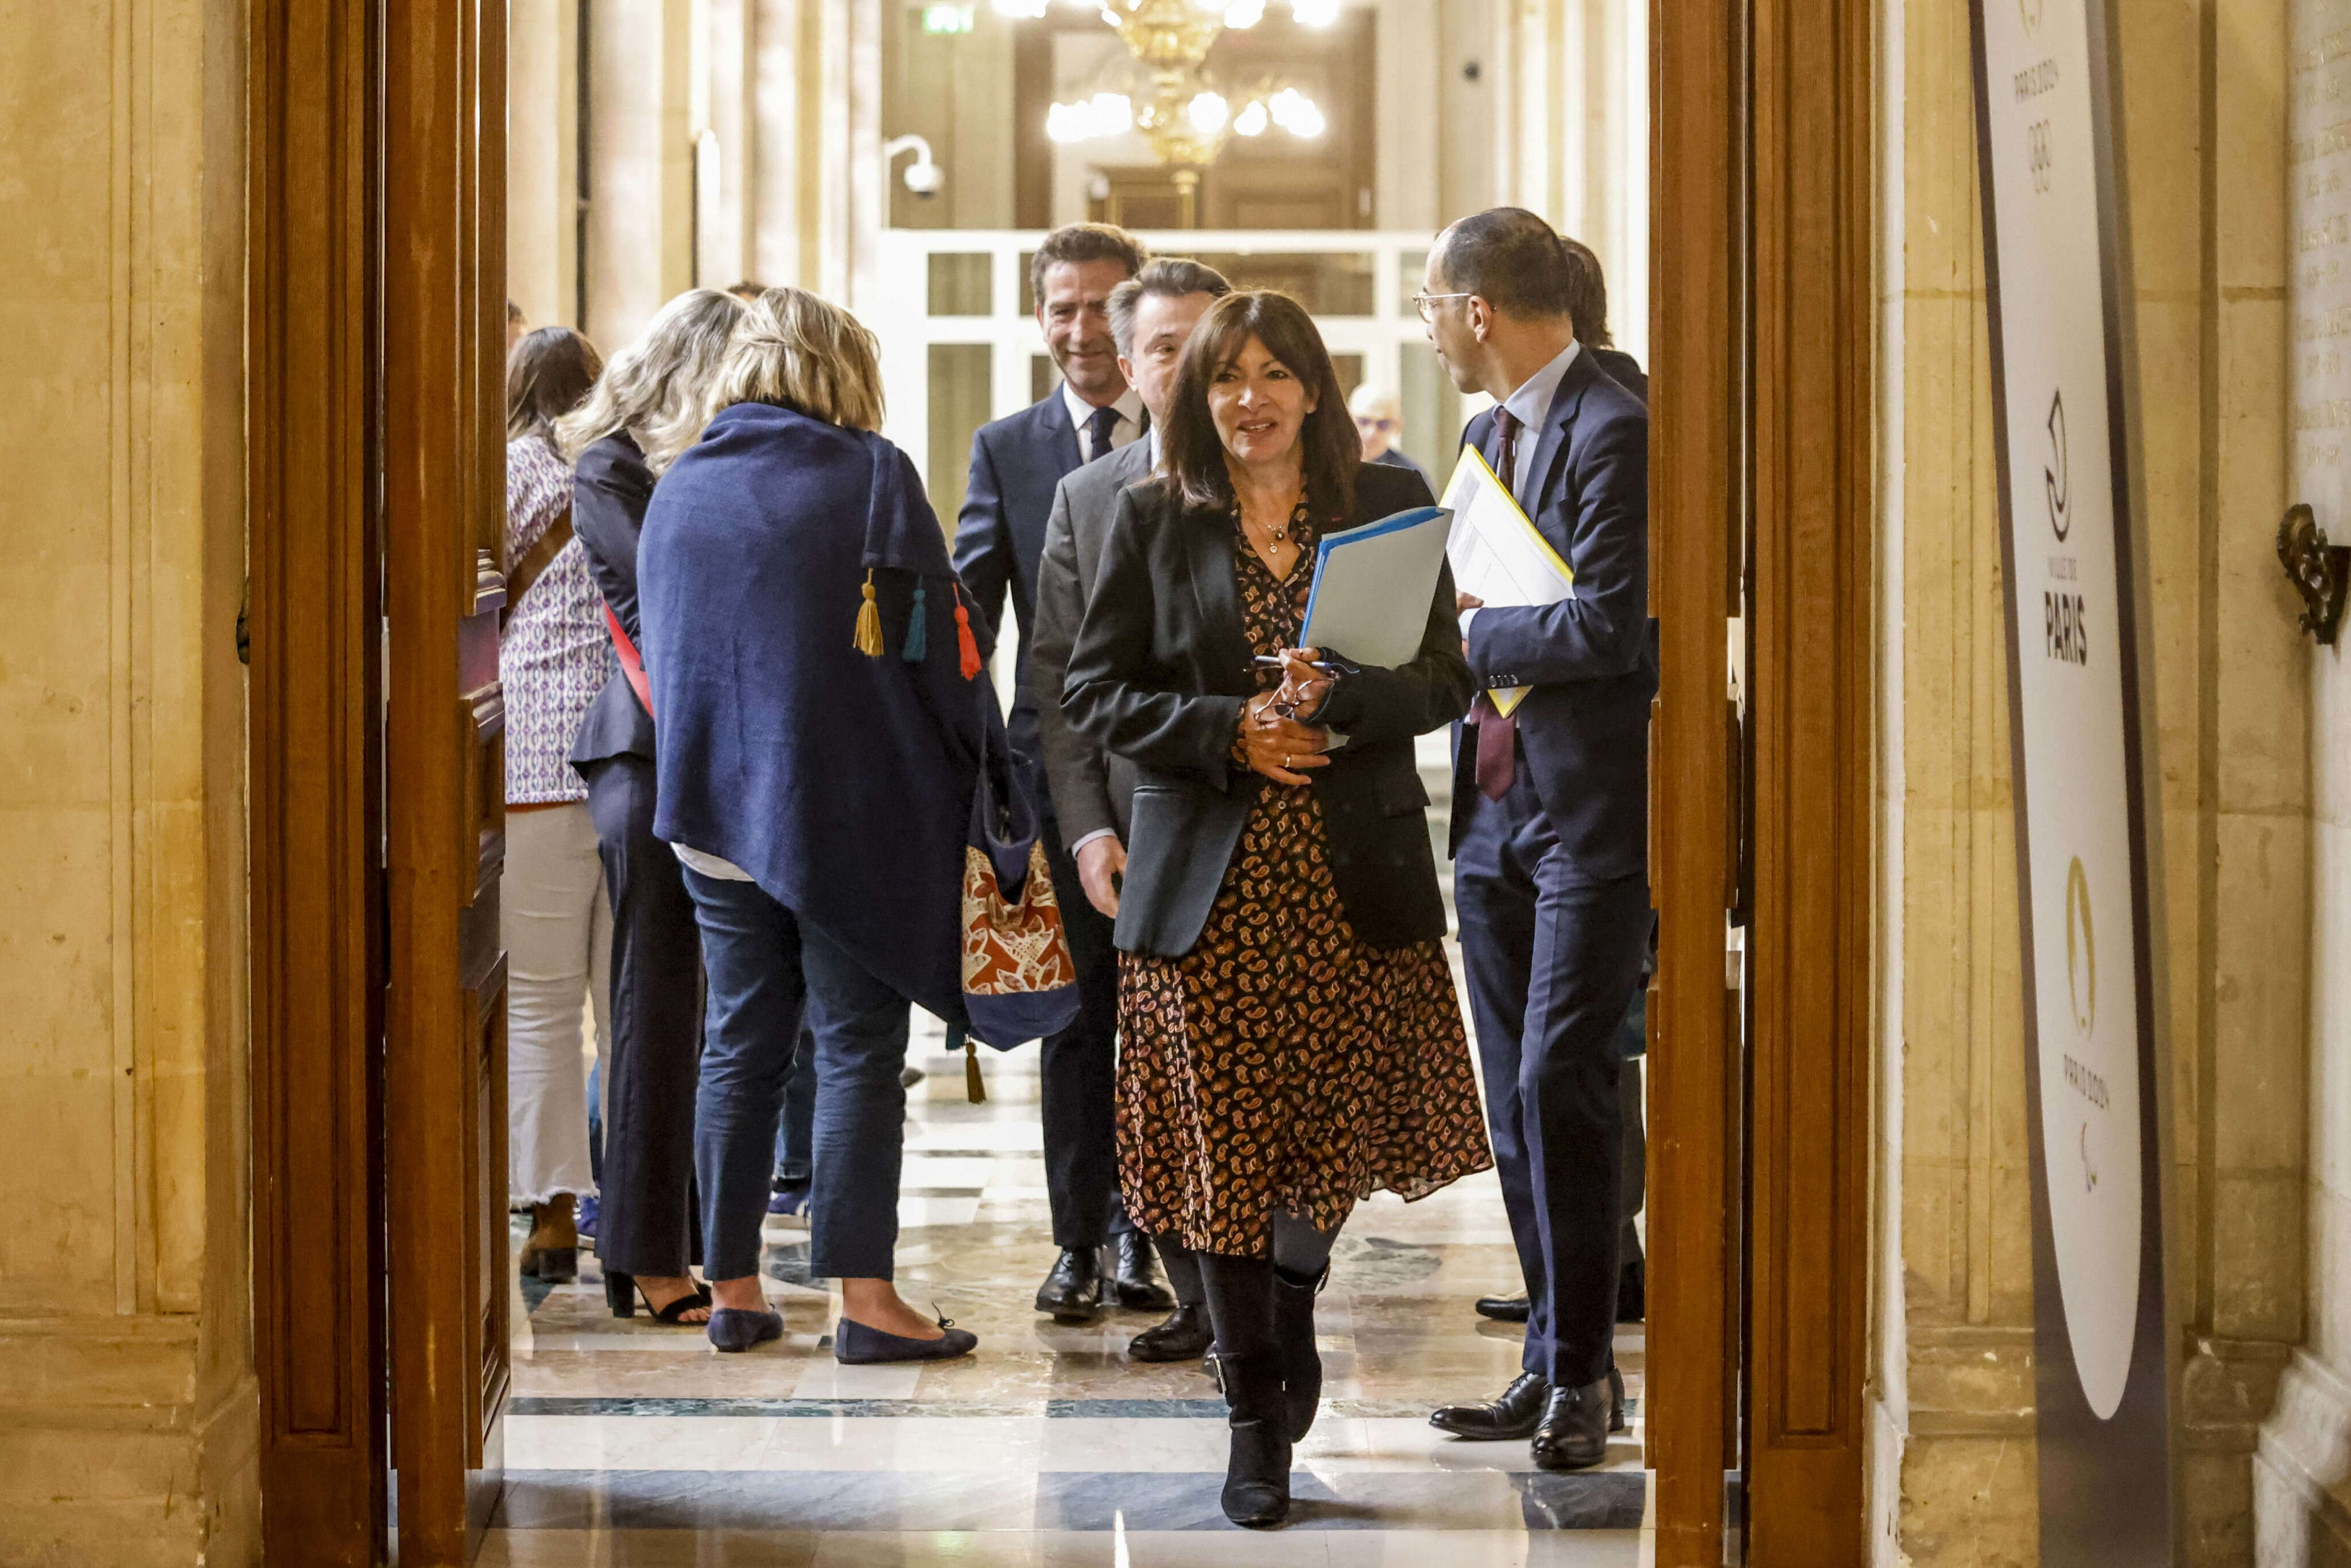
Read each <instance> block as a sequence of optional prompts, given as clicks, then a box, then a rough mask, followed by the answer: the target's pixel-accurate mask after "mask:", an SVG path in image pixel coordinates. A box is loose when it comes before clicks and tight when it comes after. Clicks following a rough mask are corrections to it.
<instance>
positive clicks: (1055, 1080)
mask: <svg viewBox="0 0 2351 1568" xmlns="http://www.w3.org/2000/svg"><path fill="white" fill-rule="evenodd" d="M1043 837H1044V842H1045V861H1046V863H1047V864H1048V865H1049V866H1050V867H1051V868H1052V873H1053V895H1054V897H1056V898H1057V899H1059V900H1060V901H1061V928H1062V930H1063V931H1064V932H1065V933H1067V935H1068V936H1069V940H1070V956H1071V959H1072V960H1074V961H1075V962H1076V964H1077V967H1078V1016H1077V1018H1076V1019H1075V1020H1074V1021H1072V1022H1071V1025H1070V1027H1069V1028H1067V1029H1065V1030H1062V1031H1061V1033H1059V1034H1056V1035H1052V1036H1050V1037H1048V1038H1047V1040H1045V1042H1044V1047H1043V1050H1042V1051H1041V1053H1040V1056H1039V1058H1038V1061H1037V1074H1038V1079H1039V1083H1038V1097H1039V1104H1038V1113H1039V1120H1040V1121H1041V1122H1042V1123H1043V1124H1044V1134H1045V1194H1046V1197H1048V1198H1049V1199H1050V1201H1051V1205H1052V1210H1053V1245H1055V1246H1056V1247H1099V1246H1101V1245H1102V1243H1103V1242H1105V1241H1107V1240H1109V1239H1110V1238H1111V1235H1112V1233H1113V1232H1115V1231H1123V1230H1132V1229H1134V1226H1133V1224H1131V1223H1130V1222H1129V1221H1128V1219H1127V1218H1126V1208H1125V1206H1124V1205H1123V1204H1122V1203H1121V1202H1120V1201H1119V1196H1118V1113H1117V1102H1116V1099H1115V1095H1116V1091H1117V1084H1118V950H1117V948H1115V947H1113V946H1112V945H1111V932H1112V926H1111V923H1110V921H1109V920H1108V919H1106V918H1104V916H1103V915H1102V911H1100V910H1098V909H1096V908H1095V907H1094V906H1093V905H1092V904H1089V903H1088V902H1086V890H1085V888H1084V886H1083V885H1082V884H1081V883H1080V882H1079V881H1078V862H1076V860H1075V859H1074V858H1072V857H1071V854H1070V852H1069V851H1068V850H1066V849H1064V848H1063V847H1062V845H1061V831H1060V829H1059V828H1058V827H1057V826H1056V825H1055V824H1054V823H1053V822H1052V821H1050V820H1048V821H1047V822H1046V823H1045V830H1044V835H1043Z"/></svg>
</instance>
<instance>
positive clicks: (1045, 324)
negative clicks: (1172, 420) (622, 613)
mask: <svg viewBox="0 0 2351 1568" xmlns="http://www.w3.org/2000/svg"><path fill="white" fill-rule="evenodd" d="M1143 262H1144V256H1143V247H1142V246H1140V245H1138V244H1137V243H1136V242H1135V239H1134V235H1130V234H1128V233H1127V232H1126V231H1125V230H1124V229H1121V228H1114V227H1113V226H1112V225H1108V224H1071V225H1068V226H1067V227H1065V228H1059V229H1055V230H1054V231H1053V232H1052V233H1051V234H1050V235H1046V236H1045V240H1044V243H1043V244H1041V245H1040V246H1038V247H1037V251H1036V255H1035V256H1034V257H1033V258H1032V259H1031V261H1030V263H1029V285H1030V289H1031V292H1032V293H1034V294H1035V296H1036V299H1037V325H1038V326H1039V328H1040V329H1042V330H1043V332H1044V334H1045V346H1046V348H1047V349H1048V350H1050V351H1051V353H1052V356H1053V362H1054V364H1055V365H1057V366H1058V367H1060V369H1061V385H1060V386H1058V387H1056V388H1054V389H1053V390H1052V391H1051V392H1047V393H1046V394H1045V395H1044V397H1042V398H1041V399H1040V400H1039V401H1037V402H1034V403H1031V404H1030V405H1029V407H1027V408H1024V409H1022V410H1021V411H1020V412H1019V413H1014V414H1008V415H1006V416H1005V417H1004V418H1002V419H999V420H998V421H996V422H995V423H993V424H985V425H982V426H980V428H979V430H978V432H977V434H975V435H973V437H972V439H971V477H970V479H969V481H968V482H967V485H966V486H965V489H964V502H963V512H962V514H961V516H960V517H958V519H957V521H956V541H955V565H956V571H957V572H958V573H959V574H960V575H961V576H962V578H963V580H964V586H965V587H967V589H969V590H970V591H971V594H972V597H973V598H974V599H976V600H977V601H978V603H979V608H980V610H981V612H983V613H985V614H986V615H987V617H988V619H989V620H991V621H993V622H997V623H998V624H999V625H1000V624H1001V623H1002V622H1003V616H1004V601H1005V597H1006V595H1007V594H1009V595H1010V596H1011V600H1012V608H1013V612H1014V613H1015V614H1016V615H1017V616H1018V617H1019V623H1020V643H1019V664H1018V665H1017V666H1016V668H1017V670H1018V676H1017V678H1016V681H1015V684H1014V688H1013V690H1014V695H1013V702H1012V715H1011V718H1010V721H1009V723H1008V729H1009V730H1010V733H1011V739H1012V747H1013V749H1014V750H1015V751H1017V752H1019V754H1020V755H1021V756H1022V757H1024V758H1027V759H1028V760H1029V762H1031V763H1032V764H1036V765H1038V767H1039V768H1040V771H1039V772H1038V773H1037V774H1036V775H1035V776H1036V777H1037V778H1039V779H1042V777H1043V774H1042V771H1041V767H1042V758H1041V753H1040V742H1039V737H1038V707H1037V703H1038V695H1037V692H1036V690H1035V685H1034V682H1033V681H1032V680H1031V679H1030V677H1029V663H1030V661H1029V638H1030V635H1031V631H1032V627H1031V623H1032V622H1033V621H1034V620H1035V617H1036V604H1037V570H1038V563H1039V561H1040V558H1041V557H1042V556H1043V554H1044V550H1045V523H1046V519H1047V518H1048V517H1050V515H1051V513H1052V509H1053V492H1054V491H1055V489H1057V488H1058V487H1059V486H1060V485H1061V478H1062V476H1064V475H1066V474H1068V473H1070V472H1071V470H1073V469H1075V468H1077V467H1079V466H1081V465H1083V464H1086V463H1090V462H1092V461H1093V460H1094V459H1096V458H1099V457H1107V456H1108V455H1110V454H1111V453H1112V452H1113V451H1115V450H1117V449H1119V448H1121V447H1123V446H1127V445H1130V444H1133V443H1134V441H1135V440H1137V439H1138V438H1139V437H1141V436H1142V435H1143V434H1144V409H1143V399H1142V397H1141V396H1140V394H1138V393H1137V392H1135V391H1134V389H1133V388H1132V387H1130V386H1128V385H1127V384H1126V377H1125V376H1124V375H1123V374H1121V373H1120V371H1119V368H1118V345H1117V344H1116V342H1115V341H1113V338H1112V336H1111V328H1110V315H1109V309H1108V304H1109V299H1110V293H1111V290H1112V289H1113V288H1115V287H1118V286H1119V285H1120V284H1122V283H1123V282H1125V281H1126V280H1127V279H1128V278H1130V277H1134V275H1135V274H1136V273H1137V272H1139V271H1141V270H1142V269H1143ZM1049 695H1050V700H1054V701H1058V700H1059V696H1060V694H1059V693H1053V694H1049ZM1041 793H1042V792H1041V791H1040V794H1041ZM1045 812H1046V815H1045V822H1044V828H1045V831H1044V834H1043V838H1044V844H1045V857H1046V860H1047V862H1049V863H1050V866H1051V867H1052V872H1053V892H1054V894H1055V895H1056V896H1057V897H1058V898H1059V900H1060V901H1061V921H1062V925H1063V927H1064V929H1065V930H1066V931H1067V932H1068V934H1069V938H1070V948H1071V956H1073V957H1074V958H1075V959H1076V960H1077V966H1078V995H1079V998H1080V1001H1081V1008H1080V1010H1079V1013H1078V1018H1077V1021H1076V1022H1074V1023H1072V1024H1071V1025H1070V1027H1069V1028H1067V1029H1065V1030H1062V1031H1061V1033H1059V1034H1057V1035H1054V1036H1053V1037H1052V1038H1051V1039H1050V1040H1046V1041H1045V1043H1044V1048H1043V1057H1042V1060H1041V1061H1040V1081H1041V1091H1042V1097H1043V1103H1042V1105H1041V1106H1040V1112H1041V1120H1042V1121H1043V1123H1044V1134H1045V1183H1046V1189H1047V1194H1048V1196H1049V1197H1050V1199H1051V1203H1052V1209H1053V1241H1054V1244H1055V1245H1056V1246H1058V1247H1060V1248H1061V1257H1060V1258H1059V1259H1058V1260H1056V1261H1055V1262H1054V1264H1053V1268H1052V1270H1051V1272H1050V1273H1048V1274H1047V1275H1046V1276H1045V1282H1044V1284H1043V1285H1041V1286H1040V1287H1039V1289H1038V1291H1037V1310H1038V1311H1039V1312H1050V1313H1051V1314H1052V1315H1053V1317H1054V1318H1055V1319H1056V1320H1057V1321H1059V1322H1084V1321H1086V1320H1088V1319H1090V1318H1092V1317H1093V1316H1094V1315H1095V1314H1096V1313H1098V1312H1100V1311H1101V1310H1102V1307H1103V1305H1104V1304H1105V1297H1108V1298H1109V1299H1110V1301H1113V1302H1115V1304H1117V1305H1120V1306H1125V1307H1132V1308H1135V1309H1137V1310H1142V1311H1156V1312H1168V1311H1171V1310H1173V1308H1174V1307H1175V1297H1174V1296H1172V1295H1170V1294H1169V1293H1168V1291H1167V1289H1166V1287H1165V1286H1164V1285H1162V1284H1160V1283H1159V1282H1158V1281H1157V1280H1156V1279H1155V1277H1154V1275H1155V1266H1154V1261H1153V1258H1152V1253H1151V1243H1150V1241H1149V1239H1147V1238H1145V1237H1144V1236H1143V1235H1142V1234H1141V1233H1140V1232H1139V1231H1137V1230H1136V1229H1135V1228H1134V1226H1133V1225H1132V1224H1130V1223H1129V1222H1128V1220H1127V1218H1126V1215H1125V1211H1124V1209H1123V1207H1122V1206H1121V1205H1120V1203H1119V1200H1118V1143H1117V1137H1118V1134H1117V1128H1116V1124H1115V1111H1114V1108H1113V1092H1114V1089H1115V1078H1116V1061H1117V1059H1116V1054H1115V1043H1114V1042H1115V1040H1116V1036H1117V1030H1118V955H1117V952H1116V950H1115V949H1114V948H1113V946H1111V924H1110V922H1109V921H1108V920H1107V919H1106V918H1104V917H1103V916H1102V914H1101V913H1100V912H1099V911H1097V910H1096V909H1095V907H1094V905H1093V904H1092V902H1091V901H1090V900H1089V899H1088V898H1087V896H1086V891H1085V879H1084V878H1083V877H1082V876H1081V871H1080V867H1081V862H1080V860H1079V859H1078V858H1076V857H1075V856H1073V855H1072V853H1071V851H1072V849H1075V850H1076V851H1077V852H1078V853H1079V854H1081V855H1083V856H1086V857H1088V858H1089V862H1090V861H1091V859H1092V858H1093V857H1102V856H1107V855H1109V854H1110V853H1112V852H1113V851H1114V850H1115V849H1116V847H1117V841H1116V838H1115V837H1114V836H1109V837H1097V838H1095V839H1094V840H1093V841H1091V842H1087V843H1084V844H1081V845H1075V846H1072V845H1068V844H1064V843H1063V842H1062V841H1061V827H1060V824H1059V822H1058V821H1056V820H1055V818H1054V816H1053V814H1052V806H1051V802H1050V800H1046V801H1045ZM1089 869H1092V870H1096V871H1098V873H1099V874H1098V875H1097V876H1096V877H1095V879H1094V880H1096V881H1098V882H1102V883H1104V884H1105V885H1106V884H1107V883H1108V877H1109V873H1108V871H1107V870H1102V869H1101V868H1096V867H1092V866H1091V864H1090V863H1089ZM1113 1242H1114V1243H1115V1244H1116V1252H1117V1257H1116V1259H1115V1260H1114V1261H1113V1264H1112V1266H1111V1268H1110V1270H1108V1272H1107V1277H1105V1270H1104V1269H1103V1266H1102V1250H1103V1249H1104V1247H1105V1245H1106V1244H1110V1243H1113Z"/></svg>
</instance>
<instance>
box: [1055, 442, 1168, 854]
mask: <svg viewBox="0 0 2351 1568" xmlns="http://www.w3.org/2000/svg"><path fill="white" fill-rule="evenodd" d="M1150 476H1151V443H1150V442H1149V441H1135V442H1130V443H1129V444H1126V445H1124V446H1122V447H1120V448H1119V449H1118V450H1117V451H1115V452H1113V453H1112V454H1111V455H1109V456H1107V457H1105V458H1103V459H1102V461H1100V462H1098V463H1089V464H1087V465H1085V466H1084V467H1082V468H1080V469H1077V470H1075V471H1074V472H1072V473H1071V474H1070V475H1069V476H1067V477H1066V478H1064V479H1063V480H1062V481H1061V487H1060V488H1059V489H1057V490H1055V491H1054V492H1053V510H1052V514H1051V515H1050V517H1047V519H1046V521H1045V551H1044V555H1043V556H1042V558H1041V559H1040V560H1039V561H1038V565H1037V610H1036V615H1035V618H1034V620H1033V622H1031V628H1030V636H1029V672H1028V681H1029V690H1031V691H1033V692H1035V693H1036V694H1037V695H1038V702H1037V739H1038V745H1039V747H1040V749H1041V750H1042V751H1043V753H1044V761H1045V780H1046V783H1047V784H1048V785H1049V786H1050V788H1051V789H1052V794H1053V812H1054V815H1055V816H1056V817H1057V818H1058V819H1059V820H1060V822H1061V841H1062V842H1064V843H1069V844H1074V843H1076V842H1077V841H1079V840H1080V839H1082V838H1084V837H1085V836H1086V835H1087V834H1089V833H1095V832H1100V831H1102V830H1104V829H1108V830H1109V831H1112V832H1114V833H1116V834H1117V835H1118V836H1119V838H1120V839H1121V841H1123V840H1124V839H1125V837H1126V832H1127V814H1128V810H1129V807H1130V805H1131V804H1132V797H1133V796H1134V787H1135V785H1136V783H1137V782H1139V780H1138V779H1137V777H1136V774H1135V770H1134V763H1132V762H1129V761H1128V760H1127V759H1126V758H1123V757H1121V756H1119V755H1118V754H1117V753H1116V752H1113V751H1105V750H1103V749H1102V747H1099V746H1097V745H1095V744H1094V743H1093V742H1092V741H1091V740H1088V739H1087V738H1086V737H1084V736H1082V735H1080V734H1079V733H1078V732H1077V731H1076V730H1074V729H1072V728H1071V727H1070V719H1069V716H1068V715H1067V714H1066V713H1064V712H1063V711H1062V709H1061V685H1062V682H1063V680H1064V679H1065V678H1066V677H1067V676H1068V674H1069V669H1070V650H1071V648H1072V647H1073V646H1075V645H1076V643H1077V640H1078V626H1079V624H1080V623H1081V622H1082V621H1084V619H1085V613H1086V600H1087V599H1088V597H1090V596H1091V595H1092V592H1093V586H1094V576H1095V571H1096V569H1097V567H1098V566H1099V565H1100V563H1101V560H1102V537H1103V536H1104V535H1105V534H1107V533H1109V532H1110V519H1111V513H1112V511H1113V509H1114V508H1115V507H1117V505H1118V493H1119V492H1120V491H1121V490H1123V489H1124V488H1126V486H1129V485H1133V484H1135V483H1138V482H1139V481H1141V480H1144V479H1147V478H1149V477H1150Z"/></svg>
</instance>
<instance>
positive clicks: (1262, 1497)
mask: <svg viewBox="0 0 2351 1568" xmlns="http://www.w3.org/2000/svg"><path fill="white" fill-rule="evenodd" d="M1217 1377H1218V1379H1219V1380H1220V1381H1221V1382H1222V1383H1223V1384H1224V1385H1225V1405H1226V1407H1227V1409H1228V1411H1229V1414H1228V1416H1227V1417H1226V1420H1227V1424H1228V1426H1230V1427H1231V1428H1232V1452H1231V1455H1230V1456H1229V1457H1228V1458H1227V1459H1226V1461H1225V1490H1224V1495H1223V1497H1222V1499H1221V1501H1222V1502H1223V1504H1224V1508H1225V1517H1226V1518H1227V1519H1229V1520H1231V1521H1233V1522H1234V1523H1235V1524H1239V1525H1246V1526H1248V1527H1249V1529H1251V1530H1269V1529H1271V1528H1272V1527H1273V1526H1275V1525H1277V1524H1280V1522H1281V1521H1283V1520H1285V1519H1288V1518H1289V1517H1290V1437H1289V1435H1288V1434H1287V1433H1286V1432H1285V1431H1284V1430H1283V1425H1282V1424H1283V1422H1284V1421H1285V1420H1286V1419H1288V1412H1287V1410H1286V1408H1285V1406H1284V1402H1283V1398H1282V1391H1281V1377H1280V1364H1278V1363H1277V1362H1276V1361H1275V1360H1274V1358H1273V1357H1271V1356H1270V1355H1264V1354H1259V1355H1249V1356H1236V1355H1225V1356H1222V1357H1219V1358H1218V1360H1217Z"/></svg>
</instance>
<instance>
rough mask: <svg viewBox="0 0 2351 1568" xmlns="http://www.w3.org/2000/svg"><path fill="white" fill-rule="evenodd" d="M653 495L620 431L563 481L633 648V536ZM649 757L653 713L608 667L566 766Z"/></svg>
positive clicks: (648, 475) (576, 527) (591, 449)
mask: <svg viewBox="0 0 2351 1568" xmlns="http://www.w3.org/2000/svg"><path fill="white" fill-rule="evenodd" d="M652 500H653V470H652V469H650V468H648V467H646V466H645V455H644V454H643V452H641V451H639V450H638V449H637V444H636V442H635V441H634V440H633V439H632V438H631V437H630V435H629V434H628V433H627V432H626V431H623V432H622V433H621V434H617V435H608V436H606V437H604V438H603V439H602V440H601V441H595V442H590V444H588V447H587V449H586V450H585V451H583V452H581V453H580V462H579V465H577V466H576V467H575V468H574V469H573V470H572V476H571V531H572V533H573V534H574V535H576V536H577V537H578V538H579V540H580V549H581V550H582V551H583V552H585V554H586V555H587V557H588V570H590V571H591V572H593V573H594V574H595V577H596V586H597V588H598V589H599V590H600V591H602V593H603V595H604V602H605V603H606V604H609V605H611V608H612V613H613V614H614V615H615V616H617V617H618V618H619V620H620V622H621V629H622V631H624V632H627V633H628V634H629V641H630V642H632V643H636V644H637V645H638V646H639V647H640V648H642V647H643V645H644V635H643V632H642V631H641V630H640V629H639V627H638V622H637V539H638V537H639V536H640V535H641V534H643V531H644V526H645V507H646V506H647V504H648V503H650V502H651V501H652ZM627 756H635V757H642V758H646V759H647V760H648V761H650V760H651V759H652V758H653V716H652V715H651V714H649V713H647V712H645V710H644V709H643V707H642V706H639V705H638V702H637V694H636V693H635V692H633V691H631V690H630V689H629V679H628V677H627V676H626V675H623V674H621V672H620V671H618V670H617V669H616V670H614V671H613V672H612V678H611V680H608V681H606V682H605V683H604V689H603V690H602V691H601V692H598V693H597V694H596V700H595V701H594V702H592V703H590V704H589V705H588V712H587V715H586V716H585V717H583V718H582V719H581V720H580V735H579V738H577V739H576V740H574V741H573V742H572V743H571V761H572V763H573V765H574V766H583V765H585V764H587V763H590V762H597V761H601V760H602V759H603V758H608V757H627Z"/></svg>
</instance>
